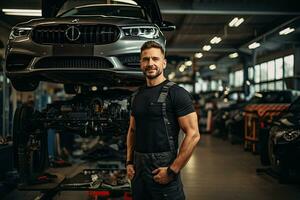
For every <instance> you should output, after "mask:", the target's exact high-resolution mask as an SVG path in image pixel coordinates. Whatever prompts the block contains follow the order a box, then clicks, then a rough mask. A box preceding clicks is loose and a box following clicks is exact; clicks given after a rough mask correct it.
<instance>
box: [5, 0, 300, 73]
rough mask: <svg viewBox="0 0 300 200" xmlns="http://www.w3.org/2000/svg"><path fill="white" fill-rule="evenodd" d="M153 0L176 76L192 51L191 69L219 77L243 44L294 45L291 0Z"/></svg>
mask: <svg viewBox="0 0 300 200" xmlns="http://www.w3.org/2000/svg"><path fill="white" fill-rule="evenodd" d="M57 2H58V1H57ZM144 2H146V1H144ZM158 3H159V7H160V9H161V13H162V17H163V19H164V20H166V21H170V22H173V23H174V24H175V25H176V27H177V29H176V30H175V31H173V32H165V35H166V38H167V53H168V56H169V58H170V63H171V64H170V66H173V67H174V69H173V70H176V71H177V75H178V74H180V73H178V68H179V66H180V64H181V62H180V61H183V60H184V59H185V60H188V59H193V56H194V54H195V53H197V52H198V53H199V52H200V53H202V54H203V56H202V57H201V58H199V59H195V60H194V61H195V63H196V64H195V69H196V71H200V73H202V72H205V71H207V69H208V66H209V65H211V64H216V65H217V70H215V72H214V74H215V78H222V77H220V76H218V75H217V74H223V75H224V74H226V73H227V71H228V67H231V66H233V65H235V64H237V63H239V61H240V59H243V58H241V57H242V56H239V57H238V58H236V59H230V58H228V55H229V54H230V53H234V52H238V53H239V54H240V55H248V56H251V53H252V51H251V50H249V49H248V45H249V44H251V43H252V42H255V41H259V42H260V43H261V47H260V48H258V49H257V50H256V51H257V53H258V54H263V53H265V52H270V51H274V50H280V49H288V48H293V47H295V46H297V45H299V38H300V37H299V34H300V30H299V27H300V19H299V16H300V7H299V6H296V1H288V0H276V1H272V0H226V1H225V0H176V1H174V0H158ZM41 5H42V3H41V0H27V1H19V0H10V1H0V8H1V9H2V8H30V9H40V8H41ZM235 17H238V18H243V19H244V22H243V23H242V24H241V25H240V26H238V27H229V25H228V24H229V22H230V21H231V20H232V19H233V18H235ZM30 18H32V17H16V16H5V15H4V14H3V13H1V14H0V21H2V22H4V23H6V24H8V26H13V25H14V24H16V23H18V22H21V21H25V20H28V19H30ZM288 26H291V27H292V28H295V31H294V32H293V33H292V34H289V35H286V36H279V35H278V32H279V31H281V30H282V29H284V28H286V27H288ZM215 36H217V37H220V38H221V39H222V41H221V42H220V43H218V44H210V40H211V39H212V38H213V37H215ZM204 45H211V47H212V48H211V50H210V51H204V50H203V49H202V47H203V46H204ZM176 58H177V59H176ZM188 71H191V70H188ZM183 74H184V73H183ZM185 74H188V73H185ZM203 74H205V73H203ZM214 74H212V76H214ZM209 76H211V74H210V75H209Z"/></svg>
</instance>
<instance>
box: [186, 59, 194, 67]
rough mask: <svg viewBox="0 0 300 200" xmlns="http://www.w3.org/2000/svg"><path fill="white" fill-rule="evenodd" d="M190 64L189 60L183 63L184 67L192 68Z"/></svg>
mask: <svg viewBox="0 0 300 200" xmlns="http://www.w3.org/2000/svg"><path fill="white" fill-rule="evenodd" d="M192 64H193V62H192V61H190V60H188V61H185V62H184V65H185V66H192Z"/></svg>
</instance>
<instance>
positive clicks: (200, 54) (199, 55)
mask: <svg viewBox="0 0 300 200" xmlns="http://www.w3.org/2000/svg"><path fill="white" fill-rule="evenodd" d="M202 56H203V54H202V53H200V52H199V53H195V57H196V58H202Z"/></svg>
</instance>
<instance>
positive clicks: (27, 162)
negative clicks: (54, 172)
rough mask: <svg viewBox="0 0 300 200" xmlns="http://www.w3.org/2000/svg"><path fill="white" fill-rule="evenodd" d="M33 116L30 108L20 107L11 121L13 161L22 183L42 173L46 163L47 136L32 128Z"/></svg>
mask: <svg viewBox="0 0 300 200" xmlns="http://www.w3.org/2000/svg"><path fill="white" fill-rule="evenodd" d="M33 115H34V109H33V108H32V107H31V106H27V105H22V106H21V107H19V108H17V110H16V111H15V114H14V119H13V123H14V124H13V146H14V148H13V149H14V160H15V167H16V169H17V170H18V172H19V174H20V178H21V182H22V183H25V182H28V181H29V180H30V179H31V178H32V177H34V176H35V174H38V173H40V172H42V171H43V170H44V169H45V167H46V165H47V161H48V147H47V135H46V134H42V133H43V132H41V131H40V130H37V129H36V128H35V127H34V126H33V123H32V119H33Z"/></svg>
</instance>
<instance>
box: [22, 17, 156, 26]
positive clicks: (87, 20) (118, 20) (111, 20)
mask: <svg viewBox="0 0 300 200" xmlns="http://www.w3.org/2000/svg"><path fill="white" fill-rule="evenodd" d="M74 20H76V21H78V22H74ZM55 24H114V25H117V26H128V25H129V26H130V25H143V26H145V25H152V24H151V23H150V22H148V21H146V20H144V19H137V18H125V17H107V16H96V17H95V16H93V17H63V18H39V19H32V20H30V21H28V22H23V23H19V24H17V26H32V27H34V26H38V25H55Z"/></svg>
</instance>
